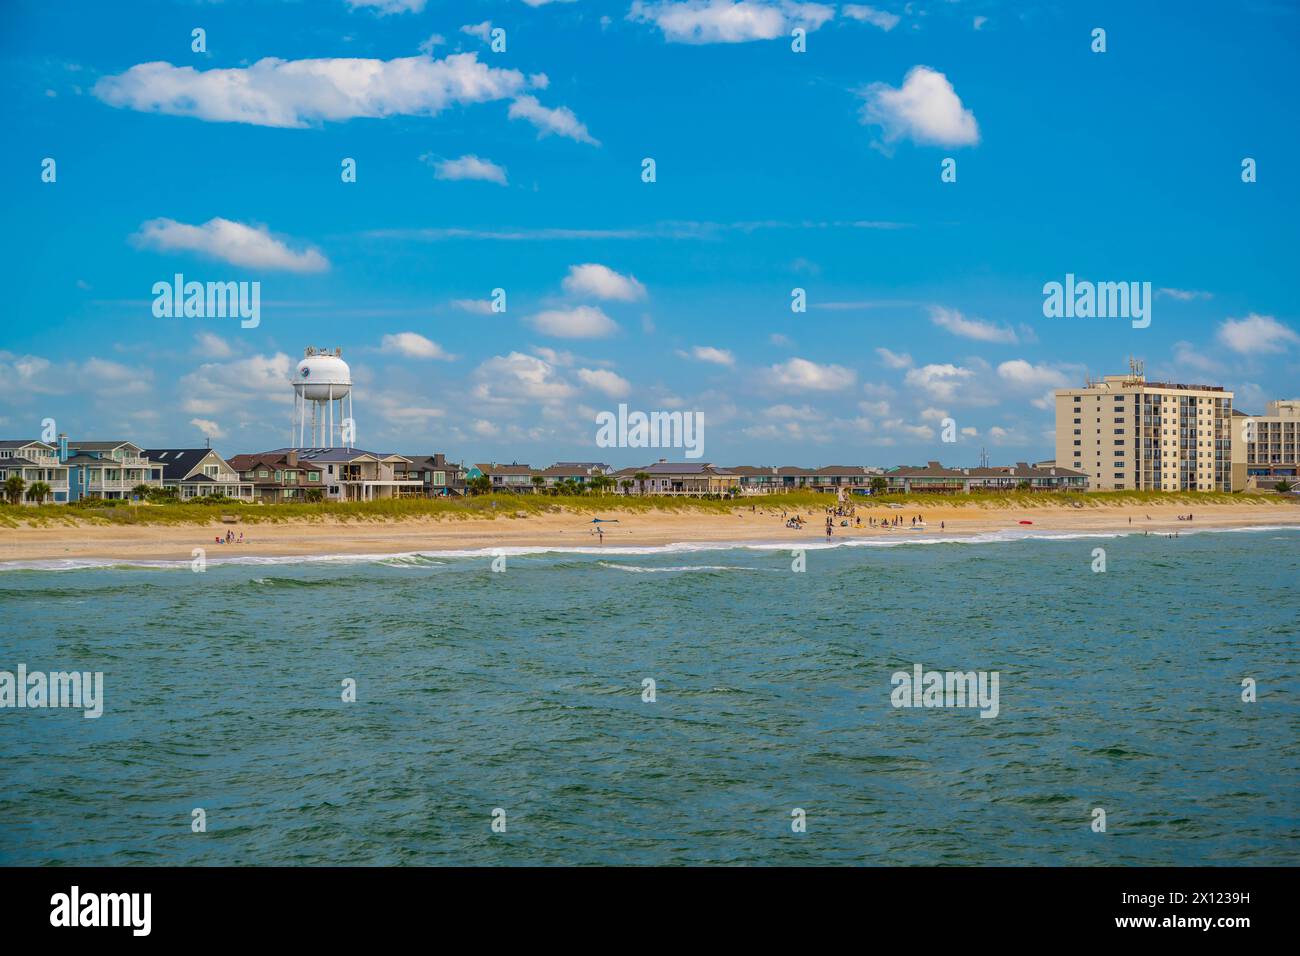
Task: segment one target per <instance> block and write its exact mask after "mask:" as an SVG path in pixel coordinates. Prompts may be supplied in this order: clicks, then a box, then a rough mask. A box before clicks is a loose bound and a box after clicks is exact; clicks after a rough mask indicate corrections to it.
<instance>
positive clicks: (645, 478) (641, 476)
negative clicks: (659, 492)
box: [632, 471, 650, 494]
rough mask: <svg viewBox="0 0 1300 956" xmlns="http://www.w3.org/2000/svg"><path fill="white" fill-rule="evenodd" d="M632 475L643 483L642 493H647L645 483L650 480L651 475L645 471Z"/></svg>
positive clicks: (640, 489) (641, 486)
mask: <svg viewBox="0 0 1300 956" xmlns="http://www.w3.org/2000/svg"><path fill="white" fill-rule="evenodd" d="M632 477H633V478H635V479H636V480H637V481H639V482H640V483H641V484H640V486H639V492H640V494H645V483H646V482H647V481H649V480H650V476H649V475H648V474H646V473H645V472H644V471H638V472H637V473H636V474H635V475H633V476H632Z"/></svg>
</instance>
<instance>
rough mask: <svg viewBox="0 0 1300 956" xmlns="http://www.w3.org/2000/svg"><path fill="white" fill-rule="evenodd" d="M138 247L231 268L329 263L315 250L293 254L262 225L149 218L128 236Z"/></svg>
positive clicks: (305, 267) (301, 268)
mask: <svg viewBox="0 0 1300 956" xmlns="http://www.w3.org/2000/svg"><path fill="white" fill-rule="evenodd" d="M132 239H133V241H134V242H135V243H136V244H137V245H140V246H144V247H146V248H150V249H157V250H158V251H160V252H197V253H200V254H202V255H205V256H210V257H211V258H213V259H221V260H222V261H224V262H229V263H230V264H231V265H236V266H244V267H246V268H251V269H278V270H281V271H284V272H324V271H325V270H326V269H328V268H329V265H330V264H329V260H328V259H326V258H325V257H324V256H323V255H321V254H320V252H318V251H317V250H315V249H312V248H307V249H304V250H302V251H301V252H295V251H294V250H293V249H290V248H289V246H288V245H286V244H285V243H284V242H282V241H281V240H279V239H276V238H275V237H274V236H272V235H271V233H270V230H268V229H267V228H266V227H265V226H249V225H245V224H244V223H242V222H233V221H231V220H229V219H221V218H216V219H209V220H208V221H207V222H205V223H203V225H201V226H191V225H188V224H187V223H183V222H177V221H176V220H175V219H150V220H149V221H148V222H145V223H142V224H141V226H140V231H139V232H137V233H136V234H135V235H134V236H132Z"/></svg>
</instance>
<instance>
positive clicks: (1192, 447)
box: [1055, 361, 1240, 491]
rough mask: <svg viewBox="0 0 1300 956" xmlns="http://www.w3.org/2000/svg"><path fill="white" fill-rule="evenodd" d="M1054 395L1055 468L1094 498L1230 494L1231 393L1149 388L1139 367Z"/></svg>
mask: <svg viewBox="0 0 1300 956" xmlns="http://www.w3.org/2000/svg"><path fill="white" fill-rule="evenodd" d="M1055 396H1056V463H1057V465H1058V466H1064V467H1072V468H1075V469H1078V470H1081V471H1084V472H1086V473H1087V474H1088V477H1089V479H1090V486H1091V488H1092V489H1093V490H1094V491H1110V490H1120V489H1127V490H1142V491H1148V490H1149V491H1232V490H1240V488H1235V489H1234V481H1233V468H1232V461H1233V445H1234V435H1233V434H1232V433H1233V423H1234V418H1233V411H1232V399H1233V394H1232V392H1230V391H1227V390H1226V389H1225V388H1223V386H1221V385H1182V384H1176V383H1173V382H1148V381H1147V380H1146V376H1145V375H1144V374H1143V370H1142V364H1141V363H1140V362H1135V361H1131V362H1130V363H1129V373H1128V374H1127V375H1107V376H1105V377H1104V378H1102V379H1101V380H1100V381H1093V380H1090V381H1088V382H1086V383H1085V384H1084V385H1083V387H1082V388H1060V389H1057V390H1056V392H1055Z"/></svg>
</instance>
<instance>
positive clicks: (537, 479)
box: [530, 475, 546, 492]
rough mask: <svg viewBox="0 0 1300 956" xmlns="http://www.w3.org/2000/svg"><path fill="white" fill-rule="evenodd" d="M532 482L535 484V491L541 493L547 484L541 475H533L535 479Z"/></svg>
mask: <svg viewBox="0 0 1300 956" xmlns="http://www.w3.org/2000/svg"><path fill="white" fill-rule="evenodd" d="M530 480H531V481H532V483H533V490H534V491H537V492H541V490H542V485H544V484H546V479H545V478H543V477H542V476H541V475H533V477H532V478H531V479H530Z"/></svg>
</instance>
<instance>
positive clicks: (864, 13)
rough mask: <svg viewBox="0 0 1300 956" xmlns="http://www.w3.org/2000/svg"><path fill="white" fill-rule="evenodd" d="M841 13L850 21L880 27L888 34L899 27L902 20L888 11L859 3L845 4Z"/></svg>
mask: <svg viewBox="0 0 1300 956" xmlns="http://www.w3.org/2000/svg"><path fill="white" fill-rule="evenodd" d="M840 12H841V13H843V14H844V15H845V16H846V17H848V18H849V19H850V20H857V21H859V22H861V23H870V24H871V25H872V26H873V27H880V29H882V30H884V31H885V32H886V33H888V32H889V31H890V30H892V29H894V27H896V26H898V23H899V21H900V20H901V19H902V18H901V17H900V16H899V15H898V14H896V13H890V12H889V11H888V10H877V9H876V8H875V7H868V6H865V5H863V4H858V3H848V4H845V5H844V6H842V7H840Z"/></svg>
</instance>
